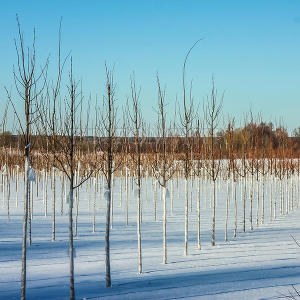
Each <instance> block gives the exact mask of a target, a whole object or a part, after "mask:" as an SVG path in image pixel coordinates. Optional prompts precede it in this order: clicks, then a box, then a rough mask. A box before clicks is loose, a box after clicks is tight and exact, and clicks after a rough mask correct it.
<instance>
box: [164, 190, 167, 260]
mask: <svg viewBox="0 0 300 300" xmlns="http://www.w3.org/2000/svg"><path fill="white" fill-rule="evenodd" d="M163 202H164V220H163V263H164V264H166V263H167V188H166V187H165V186H164V187H163Z"/></svg>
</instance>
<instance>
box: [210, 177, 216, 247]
mask: <svg viewBox="0 0 300 300" xmlns="http://www.w3.org/2000/svg"><path fill="white" fill-rule="evenodd" d="M215 229H216V182H215V180H213V191H212V228H211V245H212V246H215V245H216V241H215Z"/></svg>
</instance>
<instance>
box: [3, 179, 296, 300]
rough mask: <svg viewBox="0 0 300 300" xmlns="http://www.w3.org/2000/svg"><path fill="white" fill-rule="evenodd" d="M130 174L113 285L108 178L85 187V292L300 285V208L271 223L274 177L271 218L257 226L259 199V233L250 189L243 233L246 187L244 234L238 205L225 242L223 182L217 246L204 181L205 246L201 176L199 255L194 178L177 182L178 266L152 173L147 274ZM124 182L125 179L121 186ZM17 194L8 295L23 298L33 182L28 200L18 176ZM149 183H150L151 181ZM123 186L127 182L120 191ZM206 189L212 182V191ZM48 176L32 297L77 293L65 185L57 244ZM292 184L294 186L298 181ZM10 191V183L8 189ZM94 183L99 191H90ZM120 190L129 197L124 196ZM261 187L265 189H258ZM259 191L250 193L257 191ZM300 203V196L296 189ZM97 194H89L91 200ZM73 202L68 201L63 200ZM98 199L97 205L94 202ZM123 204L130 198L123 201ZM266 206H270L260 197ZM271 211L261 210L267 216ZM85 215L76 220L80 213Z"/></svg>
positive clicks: (267, 294)
mask: <svg viewBox="0 0 300 300" xmlns="http://www.w3.org/2000/svg"><path fill="white" fill-rule="evenodd" d="M124 182H125V181H124V179H119V178H116V179H115V184H114V194H113V195H114V210H113V213H114V215H113V227H112V230H111V271H112V287H111V288H105V263H104V258H105V256H104V254H105V253H104V231H105V225H104V224H105V203H104V198H103V189H102V188H103V186H102V180H100V181H99V190H98V191H97V192H96V193H95V191H94V185H93V182H91V184H90V183H89V182H88V183H87V184H84V185H83V186H82V187H81V188H80V190H79V216H78V234H77V236H76V237H75V238H74V246H75V249H76V258H75V290H76V298H77V299H83V298H86V299H181V298H188V299H280V298H286V296H288V295H289V293H290V292H292V291H293V287H292V284H294V285H295V287H296V288H297V287H298V289H299V290H300V248H299V247H298V246H297V245H296V243H295V242H294V241H293V239H292V237H291V235H293V236H294V237H295V238H296V239H298V240H299V241H300V210H299V209H298V210H297V209H295V210H294V211H291V212H289V214H287V215H286V214H285V215H284V216H280V214H279V209H278V208H279V200H278V199H279V191H278V186H277V187H276V188H277V191H276V192H275V191H273V198H275V197H277V201H278V202H277V218H276V220H273V221H272V222H270V217H269V198H270V195H269V183H268V182H266V185H265V224H261V222H259V227H258V228H257V227H256V224H255V218H256V198H255V195H254V201H253V225H254V230H253V231H250V230H249V196H247V203H246V218H247V219H246V231H247V232H246V233H243V232H242V218H241V217H242V200H241V197H240V194H241V192H240V184H239V183H238V186H237V200H238V232H237V237H236V238H233V226H234V203H233V201H232V200H231V202H230V211H229V242H224V228H225V202H226V188H227V186H226V183H225V182H223V181H219V182H218V201H217V211H216V212H217V213H216V246H215V247H212V246H211V243H210V238H211V230H210V229H211V208H210V196H209V195H210V192H209V185H208V183H207V182H206V181H201V189H200V191H201V250H200V251H199V250H198V249H197V181H196V180H195V181H194V183H193V189H192V192H191V191H190V192H189V195H190V197H192V199H193V203H192V211H190V209H189V213H190V219H189V253H188V255H187V256H184V255H183V254H184V182H183V181H182V179H179V181H178V185H177V182H176V180H174V184H173V194H174V199H173V200H174V211H173V214H172V213H171V199H170V198H168V220H167V222H168V223H167V247H168V263H167V264H162V260H163V256H162V253H163V251H162V249H163V248H162V247H163V244H162V239H163V233H162V232H163V227H162V225H163V224H162V216H163V211H162V210H163V206H162V200H161V196H160V195H161V192H160V190H159V189H157V221H155V220H154V213H153V211H154V203H153V198H154V194H153V186H152V179H151V178H148V180H147V181H145V180H144V185H143V193H142V195H143V197H142V201H143V204H142V206H143V216H142V217H143V218H142V220H143V222H142V256H143V274H141V275H139V274H138V257H137V235H136V199H135V196H134V194H135V193H134V188H133V189H132V184H131V182H129V187H130V189H129V224H128V226H126V224H125V222H126V214H125V207H126V205H125V202H126V194H125V191H124ZM120 183H121V184H120ZM10 184H11V186H10V195H9V199H10V200H9V206H10V221H8V216H7V198H8V194H7V193H4V200H3V193H2V192H1V194H0V299H19V298H20V277H21V274H20V273H21V272H20V271H21V238H22V221H23V199H22V194H23V189H24V188H23V180H22V179H20V184H19V197H18V201H19V204H18V207H16V193H15V182H14V180H11V182H10ZM146 185H147V188H146ZM120 186H121V188H120ZM205 186H206V188H205ZM50 187H51V185H50V181H49V182H48V215H47V216H46V217H45V216H44V202H43V191H42V189H43V187H42V183H40V185H39V193H38V196H37V193H36V187H35V183H34V185H33V188H34V196H33V203H34V204H33V220H32V246H31V247H28V252H27V297H28V299H68V297H69V277H68V274H69V273H68V270H69V260H68V218H67V215H66V212H67V211H66V208H67V204H66V203H63V205H64V211H63V215H61V214H60V210H61V198H62V196H61V195H62V193H61V183H60V181H59V180H57V190H56V240H55V241H54V242H52V241H51V232H52V229H51V226H52V225H51V207H52V206H51V205H52V201H51V190H50ZM289 188H290V187H289ZM0 190H1V191H2V189H0ZM89 190H90V192H89ZM120 190H122V191H123V192H122V199H121V200H120ZM255 190H256V188H255ZM247 193H248V195H249V191H247ZM285 193H286V190H285ZM94 195H96V232H95V233H93V201H94V198H93V197H94ZM294 197H295V200H297V201H298V200H299V195H298V194H296V191H294ZM88 199H89V200H88ZM63 200H64V199H63ZM89 202H90V209H89V207H88V203H89ZM121 202H122V203H121ZM260 205H261V204H260ZM259 215H261V211H260V213H259ZM74 219H75V217H74Z"/></svg>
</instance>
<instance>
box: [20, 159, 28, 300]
mask: <svg viewBox="0 0 300 300" xmlns="http://www.w3.org/2000/svg"><path fill="white" fill-rule="evenodd" d="M28 170H29V158H28V157H26V158H25V197H24V219H23V236H22V270H21V299H22V300H25V298H26V254H27V251H26V250H27V249H26V240H27V218H28V202H29V184H28Z"/></svg>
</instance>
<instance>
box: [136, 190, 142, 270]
mask: <svg viewBox="0 0 300 300" xmlns="http://www.w3.org/2000/svg"><path fill="white" fill-rule="evenodd" d="M137 200H138V201H137V237H138V261H139V262H138V273H139V274H142V238H141V190H140V188H139V189H138V199H137Z"/></svg>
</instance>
